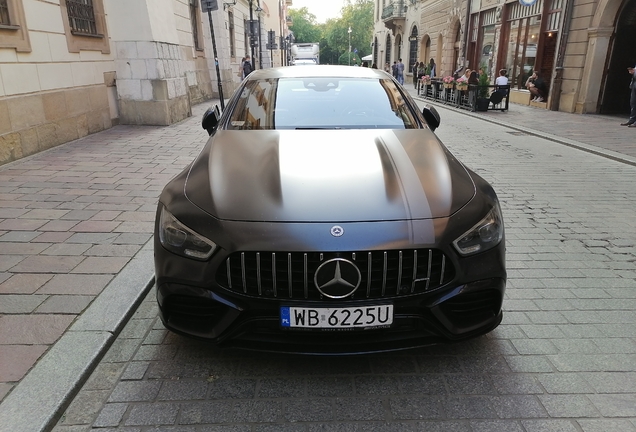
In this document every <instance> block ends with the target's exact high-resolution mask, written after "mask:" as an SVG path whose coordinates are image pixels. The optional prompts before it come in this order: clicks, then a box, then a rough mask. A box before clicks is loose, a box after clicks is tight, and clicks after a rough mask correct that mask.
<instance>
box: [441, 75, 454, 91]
mask: <svg viewBox="0 0 636 432" xmlns="http://www.w3.org/2000/svg"><path fill="white" fill-rule="evenodd" d="M442 81H443V82H444V88H447V89H451V88H453V84H455V78H453V77H452V76H450V75H448V76H445V77H444V78H442Z"/></svg>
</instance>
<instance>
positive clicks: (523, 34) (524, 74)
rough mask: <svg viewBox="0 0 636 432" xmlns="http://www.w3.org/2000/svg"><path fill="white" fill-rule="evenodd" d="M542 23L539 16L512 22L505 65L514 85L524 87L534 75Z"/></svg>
mask: <svg viewBox="0 0 636 432" xmlns="http://www.w3.org/2000/svg"><path fill="white" fill-rule="evenodd" d="M540 24H541V23H540V21H539V17H530V18H522V19H518V20H514V21H511V22H510V32H509V40H508V44H507V46H506V56H505V59H506V60H505V66H504V67H505V68H506V69H507V70H508V74H509V75H508V77H509V79H510V85H511V86H512V87H516V88H524V84H525V82H526V80H527V79H528V77H529V76H530V75H532V71H533V70H534V68H535V61H536V57H537V43H538V41H539V30H540Z"/></svg>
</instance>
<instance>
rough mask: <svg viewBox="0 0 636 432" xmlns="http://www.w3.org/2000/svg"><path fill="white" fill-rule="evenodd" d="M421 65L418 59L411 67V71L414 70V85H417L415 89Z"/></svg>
mask: <svg viewBox="0 0 636 432" xmlns="http://www.w3.org/2000/svg"><path fill="white" fill-rule="evenodd" d="M418 65H419V62H418V61H417V60H415V62H414V63H413V66H412V67H411V72H413V87H415V89H417V67H418Z"/></svg>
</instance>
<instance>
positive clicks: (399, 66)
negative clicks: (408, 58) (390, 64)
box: [396, 59, 404, 85]
mask: <svg viewBox="0 0 636 432" xmlns="http://www.w3.org/2000/svg"><path fill="white" fill-rule="evenodd" d="M396 70H397V80H398V82H399V83H400V84H402V85H404V63H402V59H398V62H397V66H396Z"/></svg>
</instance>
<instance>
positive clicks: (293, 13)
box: [289, 0, 374, 65]
mask: <svg viewBox="0 0 636 432" xmlns="http://www.w3.org/2000/svg"><path fill="white" fill-rule="evenodd" d="M373 7H374V3H373V0H346V3H345V5H344V6H343V7H342V9H341V11H340V13H341V17H340V18H333V19H329V20H327V22H326V23H324V24H320V23H316V16H315V15H314V14H312V13H311V12H310V11H309V9H308V8H306V7H302V8H300V9H293V8H290V10H289V15H290V17H291V18H292V25H291V26H290V28H291V30H292V31H293V32H294V37H295V41H296V42H320V62H321V63H331V64H349V40H351V64H354V59H355V60H357V63H358V65H360V64H362V62H361V60H360V58H361V57H364V56H366V55H368V54H371V52H372V51H371V50H372V48H371V41H372V38H373ZM349 27H351V33H349ZM349 36H351V39H349ZM356 50H357V52H355V51H356Z"/></svg>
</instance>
